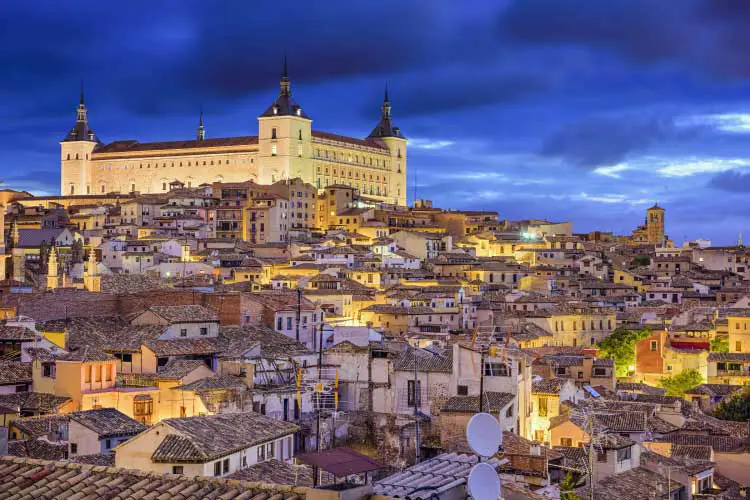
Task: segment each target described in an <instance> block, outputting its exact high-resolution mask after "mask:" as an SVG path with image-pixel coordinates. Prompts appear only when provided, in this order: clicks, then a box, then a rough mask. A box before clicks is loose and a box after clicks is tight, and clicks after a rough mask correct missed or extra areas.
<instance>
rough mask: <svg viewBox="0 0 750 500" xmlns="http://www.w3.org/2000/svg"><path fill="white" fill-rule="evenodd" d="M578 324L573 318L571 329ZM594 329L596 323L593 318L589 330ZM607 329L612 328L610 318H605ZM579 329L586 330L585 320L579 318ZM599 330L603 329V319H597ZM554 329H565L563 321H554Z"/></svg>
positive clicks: (574, 328)
mask: <svg viewBox="0 0 750 500" xmlns="http://www.w3.org/2000/svg"><path fill="white" fill-rule="evenodd" d="M577 326H578V322H577V321H576V320H573V330H576V329H577ZM595 329H596V324H595V323H594V320H593V319H592V320H591V330H595ZM607 329H608V330H611V329H612V320H611V319H608V320H607ZM581 330H586V321H585V320H581ZM599 330H604V320H601V319H600V320H599ZM555 331H556V332H564V331H565V322H564V321H555Z"/></svg>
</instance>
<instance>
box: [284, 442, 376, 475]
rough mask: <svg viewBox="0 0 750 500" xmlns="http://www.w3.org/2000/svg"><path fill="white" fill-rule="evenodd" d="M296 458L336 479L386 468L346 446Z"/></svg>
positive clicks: (303, 454) (304, 454) (296, 456)
mask: <svg viewBox="0 0 750 500" xmlns="http://www.w3.org/2000/svg"><path fill="white" fill-rule="evenodd" d="M294 458H296V459H297V460H299V461H300V462H302V463H303V464H305V465H310V466H312V467H318V468H320V469H323V470H324V471H326V472H329V473H331V474H333V475H334V476H336V477H344V476H348V475H350V474H359V473H362V472H369V471H374V470H378V469H382V468H384V467H385V465H384V464H381V463H380V462H378V461H376V460H373V459H372V458H370V457H368V456H367V455H363V454H361V453H357V452H356V451H354V450H352V449H351V448H347V447H345V446H342V447H340V448H333V449H332V450H325V451H317V452H311V453H302V454H300V455H295V456H294Z"/></svg>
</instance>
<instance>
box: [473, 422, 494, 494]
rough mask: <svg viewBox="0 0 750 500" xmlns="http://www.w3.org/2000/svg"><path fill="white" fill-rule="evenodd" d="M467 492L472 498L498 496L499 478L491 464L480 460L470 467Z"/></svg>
mask: <svg viewBox="0 0 750 500" xmlns="http://www.w3.org/2000/svg"><path fill="white" fill-rule="evenodd" d="M480 415H481V414H480ZM469 494H470V495H471V496H472V498H473V499H474V500H497V499H498V498H500V478H499V477H498V475H497V471H495V468H494V467H493V466H491V465H490V464H488V463H487V462H480V463H478V464H476V465H475V466H474V467H472V468H471V472H470V473H469Z"/></svg>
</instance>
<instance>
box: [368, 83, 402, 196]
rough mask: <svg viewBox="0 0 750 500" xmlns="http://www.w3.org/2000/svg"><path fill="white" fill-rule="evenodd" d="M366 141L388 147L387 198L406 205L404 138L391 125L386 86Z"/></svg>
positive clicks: (399, 131)
mask: <svg viewBox="0 0 750 500" xmlns="http://www.w3.org/2000/svg"><path fill="white" fill-rule="evenodd" d="M368 139H374V140H377V141H380V142H383V143H384V144H385V145H386V146H387V147H388V150H389V151H390V153H391V162H390V163H391V164H390V172H391V173H390V175H389V179H390V180H389V184H390V185H389V186H388V191H389V197H392V198H393V202H394V203H395V204H397V205H406V138H405V137H404V136H403V135H402V134H401V129H399V128H398V127H396V126H394V125H393V119H392V118H391V102H390V100H389V99H388V87H387V86H386V88H385V95H384V97H383V104H382V105H381V106H380V121H379V122H378V124H377V125H376V126H375V128H374V129H373V130H372V132H370V135H369V136H368Z"/></svg>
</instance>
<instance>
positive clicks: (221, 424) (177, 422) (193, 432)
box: [151, 412, 299, 463]
mask: <svg viewBox="0 0 750 500" xmlns="http://www.w3.org/2000/svg"><path fill="white" fill-rule="evenodd" d="M161 423H162V424H164V425H166V426H169V427H171V428H173V429H175V430H176V431H177V432H178V434H170V435H169V436H166V437H165V439H164V440H163V441H162V442H161V444H160V445H159V446H158V447H157V448H156V450H155V451H154V453H153V455H152V456H151V460H153V461H154V462H167V463H169V462H190V463H203V462H206V461H209V460H212V459H215V458H219V457H223V456H225V455H229V454H230V453H233V452H235V451H239V450H242V449H245V448H248V447H250V446H255V445H257V444H260V443H265V442H268V441H271V440H274V439H278V438H281V437H284V436H287V435H289V434H292V433H294V432H296V431H297V430H299V427H298V426H296V425H294V424H293V423H291V422H284V421H281V420H275V419H273V418H270V417H266V416H265V415H261V414H259V413H252V412H251V413H225V414H219V415H212V416H207V417H190V418H171V419H167V420H162V422H161Z"/></svg>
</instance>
